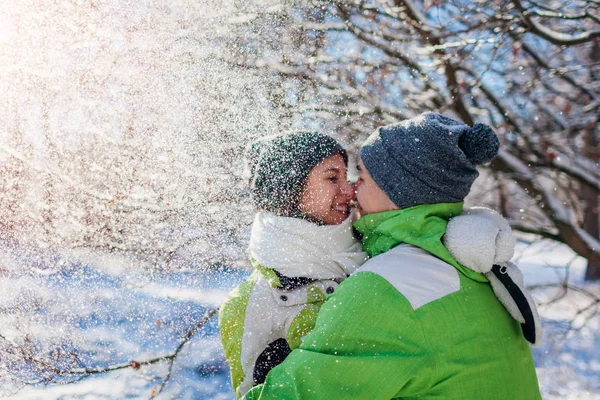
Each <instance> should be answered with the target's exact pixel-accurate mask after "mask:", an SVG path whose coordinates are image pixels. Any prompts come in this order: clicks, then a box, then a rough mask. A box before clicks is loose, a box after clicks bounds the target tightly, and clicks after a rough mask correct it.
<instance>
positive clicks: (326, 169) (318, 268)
mask: <svg viewBox="0 0 600 400" xmlns="http://www.w3.org/2000/svg"><path fill="white" fill-rule="evenodd" d="M248 164H249V175H250V189H251V192H252V198H253V201H254V204H255V205H256V207H257V208H258V209H259V212H258V213H257V214H256V217H255V219H254V223H253V226H252V233H251V238H250V246H249V247H250V249H249V250H250V260H251V263H252V265H253V267H254V272H253V274H252V275H251V276H250V278H248V280H246V281H245V282H244V283H242V284H241V285H240V286H239V287H238V288H236V289H235V290H234V291H233V292H232V293H231V294H230V296H229V297H228V298H227V300H226V301H225V302H224V304H223V306H222V307H221V311H220V314H219V328H220V331H221V340H222V343H223V347H224V349H225V356H226V358H227V362H228V363H229V365H230V367H231V379H232V384H233V387H234V389H235V393H236V396H237V397H241V396H243V395H244V394H245V393H246V392H247V391H248V390H250V389H251V388H252V387H253V386H255V385H258V384H260V383H263V382H264V380H265V377H266V376H267V373H268V372H269V371H270V370H271V369H272V368H273V367H275V366H276V365H278V364H279V363H281V362H282V361H283V360H284V359H285V357H286V356H287V355H288V354H289V353H290V352H291V350H292V349H294V348H296V347H298V346H299V344H300V342H301V340H302V338H303V336H304V335H305V334H306V333H308V332H309V331H310V330H311V329H312V328H313V327H314V324H315V320H316V316H317V313H318V311H319V308H320V306H321V305H322V304H323V302H324V301H325V298H326V297H327V295H329V294H331V293H333V292H334V291H335V290H336V288H337V286H338V284H339V283H340V282H341V281H342V280H344V279H345V278H346V277H348V276H349V275H350V274H351V273H352V272H354V271H355V270H356V269H357V268H358V267H359V266H360V265H361V264H362V263H363V262H364V261H366V259H367V255H366V253H364V252H363V251H362V248H361V244H360V242H359V241H358V240H356V239H355V238H354V236H353V233H352V222H351V218H349V214H350V202H351V201H352V200H353V198H354V190H353V187H352V186H351V185H350V184H349V183H348V181H347V176H346V172H347V154H346V151H345V150H344V149H343V148H342V147H341V146H340V144H339V143H337V142H336V141H335V140H334V139H332V138H331V137H329V136H326V135H322V134H319V133H312V132H302V133H297V134H292V135H288V136H278V137H270V138H265V139H263V140H260V141H258V142H255V143H253V144H252V145H251V147H250V150H249V153H248ZM461 218H463V217H458V218H455V220H456V221H455V223H454V225H455V226H456V229H460V228H461V223H460V219H461ZM482 223H483V224H486V223H487V224H489V225H491V226H492V229H496V230H498V228H497V226H498V225H497V223H496V222H495V221H493V220H492V219H490V220H485V221H482ZM463 231H464V229H463ZM509 234H510V233H509ZM464 248H465V249H466V250H468V249H470V244H468V243H465V246H464ZM451 252H452V255H453V256H456V255H457V253H460V252H461V247H460V246H455V247H454V248H453V249H452V250H451Z"/></svg>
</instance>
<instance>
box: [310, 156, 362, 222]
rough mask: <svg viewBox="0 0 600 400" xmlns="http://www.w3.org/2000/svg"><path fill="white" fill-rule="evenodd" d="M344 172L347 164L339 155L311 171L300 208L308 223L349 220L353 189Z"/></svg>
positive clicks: (326, 160) (327, 159) (324, 161)
mask: <svg viewBox="0 0 600 400" xmlns="http://www.w3.org/2000/svg"><path fill="white" fill-rule="evenodd" d="M346 173H347V171H346V163H345V162H344V159H343V158H342V156H341V155H339V154H335V155H333V156H331V157H328V158H326V159H325V160H323V161H322V162H321V163H320V164H319V165H317V166H316V167H314V168H313V169H312V170H311V171H310V173H309V174H308V178H307V180H306V187H305V188H304V192H303V193H302V198H301V199H300V205H299V207H300V210H301V211H302V212H303V213H304V214H305V215H306V217H307V218H308V219H309V220H310V221H313V222H322V223H324V224H325V225H337V224H340V223H342V222H343V221H344V220H345V219H346V218H348V215H349V213H350V201H352V199H353V198H354V188H353V187H352V185H350V184H349V183H348V180H347V177H346Z"/></svg>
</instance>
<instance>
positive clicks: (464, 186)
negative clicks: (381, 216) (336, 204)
mask: <svg viewBox="0 0 600 400" xmlns="http://www.w3.org/2000/svg"><path fill="white" fill-rule="evenodd" d="M499 147H500V142H499V141H498V137H497V136H496V134H495V133H494V131H492V129H491V128H490V127H489V126H487V125H484V124H475V126H473V127H472V128H471V127H469V126H468V125H465V124H463V123H462V122H459V121H455V120H453V119H451V118H448V117H445V116H443V115H440V114H437V113H432V112H427V113H424V114H421V115H420V116H418V117H415V118H411V119H408V120H406V121H403V122H401V123H399V124H394V125H388V126H384V127H381V128H379V129H377V130H376V131H375V132H374V133H373V134H372V135H371V136H369V138H368V139H367V140H366V141H365V143H364V144H363V145H362V147H361V150H360V155H361V158H362V161H363V163H364V165H365V167H366V168H367V171H368V172H369V174H371V176H372V177H373V179H374V180H375V182H376V183H377V185H378V186H379V187H380V188H381V189H382V190H383V191H384V192H385V193H386V194H387V195H388V197H389V198H390V200H392V201H393V202H394V204H395V205H396V206H398V207H399V208H408V207H413V206H416V205H419V204H435V203H455V202H460V201H463V200H464V198H465V197H466V196H467V194H468V193H469V190H470V189H471V185H472V184H473V181H474V180H475V178H477V176H478V175H479V173H478V172H477V169H476V168H475V167H476V166H477V165H479V164H484V163H487V162H489V161H491V160H492V158H494V157H495V156H496V154H498V150H499Z"/></svg>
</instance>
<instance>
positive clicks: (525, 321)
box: [443, 207, 542, 346]
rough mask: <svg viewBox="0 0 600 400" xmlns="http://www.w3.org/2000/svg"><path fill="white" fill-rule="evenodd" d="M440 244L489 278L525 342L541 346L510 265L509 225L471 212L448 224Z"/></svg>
mask: <svg viewBox="0 0 600 400" xmlns="http://www.w3.org/2000/svg"><path fill="white" fill-rule="evenodd" d="M443 241H444V245H445V246H446V248H447V249H448V251H449V252H450V254H451V255H452V257H454V259H455V260H456V261H458V262H459V263H460V264H462V265H464V266H465V267H467V268H470V269H472V270H474V271H477V272H480V273H482V274H484V275H485V276H486V277H487V278H488V280H489V281H490V284H491V285H492V289H493V291H494V294H495V295H496V297H497V298H498V300H499V301H500V302H501V303H502V305H503V306H504V308H506V311H508V313H509V314H510V315H511V316H512V317H513V318H514V319H515V320H517V321H518V322H520V323H521V328H522V330H523V335H524V336H525V339H527V341H528V342H530V343H531V344H532V345H533V346H536V345H538V344H540V343H541V340H542V325H541V322H540V317H539V314H538V311H537V307H536V304H535V302H534V301H533V299H532V298H531V295H529V293H528V292H527V290H526V289H525V283H524V281H523V274H522V273H521V271H520V270H519V268H518V267H517V266H516V265H515V264H513V263H511V262H510V259H511V258H512V256H513V254H514V248H515V239H514V237H513V235H512V230H511V229H510V225H509V224H508V221H506V219H504V217H502V216H501V215H500V214H498V213H497V212H495V211H493V210H490V209H489V208H484V207H474V208H470V209H468V210H466V211H465V212H464V213H463V214H462V215H459V216H458V217H454V218H452V219H451V220H450V222H448V227H447V228H446V234H445V235H444V238H443Z"/></svg>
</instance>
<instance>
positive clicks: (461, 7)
mask: <svg viewBox="0 0 600 400" xmlns="http://www.w3.org/2000/svg"><path fill="white" fill-rule="evenodd" d="M599 8H600V5H599V4H598V2H596V1H591V0H580V1H559V0H553V1H550V2H537V1H533V0H528V1H520V0H495V1H484V0H476V1H462V0H454V1H446V2H441V1H436V0H426V1H411V0H385V1H367V0H356V1H335V2H333V1H285V2H270V3H268V4H267V5H266V6H265V5H262V6H261V5H258V4H255V7H252V6H249V5H248V6H247V9H245V10H244V11H243V12H242V13H241V14H240V15H239V17H237V19H235V18H233V19H232V23H235V24H236V26H237V29H238V31H239V35H238V39H237V40H235V41H232V43H231V49H233V50H234V55H233V56H230V57H229V58H227V61H228V62H230V63H231V64H232V65H236V66H243V67H245V68H248V69H258V70H267V71H270V72H271V73H272V74H274V75H276V76H278V77H279V79H280V80H281V88H280V90H279V91H278V92H276V93H274V94H273V96H274V98H275V99H276V100H277V101H276V104H277V105H278V107H280V108H281V109H282V110H284V113H285V114H286V115H287V116H288V118H290V120H292V121H302V123H303V124H305V125H306V124H308V125H309V126H310V125H311V124H312V125H313V126H320V127H325V128H327V129H332V130H335V131H337V132H338V133H339V134H340V135H341V136H342V137H344V138H345V141H346V142H348V143H351V144H354V145H356V144H357V143H359V142H360V139H362V138H364V137H365V135H367V134H368V133H370V132H371V131H373V130H374V128H375V127H377V126H380V125H384V124H389V123H393V122H396V121H398V120H402V119H404V118H408V117H411V116H414V115H415V114H418V113H420V112H423V111H426V110H432V111H438V112H442V113H449V114H452V115H453V116H455V117H457V118H459V119H461V120H463V121H464V122H466V123H468V124H473V123H475V122H483V123H488V124H491V125H492V126H493V127H494V128H495V130H496V132H498V134H499V135H500V137H501V141H502V145H503V150H502V151H501V153H500V155H499V157H497V159H496V161H495V162H493V164H492V165H491V172H492V174H491V177H492V178H493V184H492V185H491V186H490V187H487V188H486V190H488V191H489V193H490V195H489V196H487V198H486V199H485V201H486V202H487V203H489V204H490V205H493V206H495V207H497V208H499V209H501V210H502V212H503V213H504V214H505V215H507V216H508V217H510V218H511V219H512V224H513V227H514V228H516V229H518V230H521V231H523V232H529V233H535V234H536V235H539V236H541V237H546V238H552V239H555V240H558V241H561V242H564V243H566V244H568V245H569V246H570V247H571V248H573V249H574V250H575V251H576V252H577V253H578V254H580V255H582V256H583V257H585V258H587V259H588V261H589V267H588V269H587V278H588V279H594V280H597V279H600V244H599V241H598V239H599V231H598V218H599V217H598V199H599V197H598V196H599V191H600V164H599V161H600V150H599V135H600V129H599V127H598V118H599V117H598V116H599V115H600V113H599V107H600V84H599V79H598V78H599V76H600V64H599V61H600V19H599V18H598V12H599Z"/></svg>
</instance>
